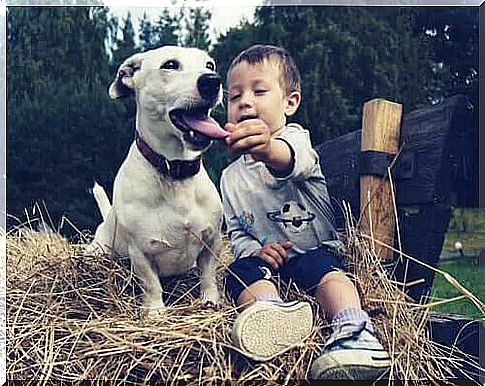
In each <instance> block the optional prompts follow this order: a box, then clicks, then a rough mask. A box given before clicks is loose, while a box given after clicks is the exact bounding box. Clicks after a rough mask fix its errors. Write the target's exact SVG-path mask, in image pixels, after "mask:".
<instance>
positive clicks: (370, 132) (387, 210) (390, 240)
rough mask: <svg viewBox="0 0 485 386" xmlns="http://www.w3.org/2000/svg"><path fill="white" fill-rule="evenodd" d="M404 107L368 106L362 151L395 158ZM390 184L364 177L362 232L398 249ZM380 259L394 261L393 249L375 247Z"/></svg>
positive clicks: (378, 101)
mask: <svg viewBox="0 0 485 386" xmlns="http://www.w3.org/2000/svg"><path fill="white" fill-rule="evenodd" d="M401 113H402V106H401V105H400V104H398V103H393V102H389V101H386V100H384V99H373V100H371V101H369V102H367V103H365V104H364V111H363V117H362V140H361V151H362V152H365V151H368V150H371V151H378V152H384V153H387V154H392V155H395V154H397V152H398V149H399V135H400V129H401ZM392 189H393V187H391V184H390V181H389V179H387V178H382V177H379V176H375V175H361V177H360V212H361V223H360V225H361V231H362V232H363V233H366V234H368V235H370V236H371V237H372V238H373V239H375V240H379V241H381V242H383V243H385V244H387V245H390V246H393V245H394V227H395V215H394V199H393V195H392ZM373 248H374V250H375V252H376V254H377V256H379V257H380V258H381V259H383V260H389V259H392V257H393V252H392V250H391V249H389V248H386V247H384V246H381V245H380V244H375V245H374V246H373Z"/></svg>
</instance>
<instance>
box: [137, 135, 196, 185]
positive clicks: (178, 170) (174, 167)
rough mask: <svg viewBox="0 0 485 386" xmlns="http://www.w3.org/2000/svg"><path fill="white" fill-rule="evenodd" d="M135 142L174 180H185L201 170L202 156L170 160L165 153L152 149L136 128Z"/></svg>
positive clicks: (148, 158)
mask: <svg viewBox="0 0 485 386" xmlns="http://www.w3.org/2000/svg"><path fill="white" fill-rule="evenodd" d="M135 142H136V146H137V147H138V150H140V153H141V154H143V156H144V157H145V158H146V160H147V161H148V162H150V163H151V164H152V166H153V167H154V168H155V169H157V170H158V172H159V173H160V174H161V175H163V176H169V177H172V178H173V179H174V180H183V179H184V178H188V177H192V176H195V175H196V174H197V173H199V171H200V163H201V161H200V157H198V158H196V159H195V160H193V161H182V160H173V161H169V160H168V159H166V158H165V157H164V156H163V155H161V154H158V153H156V152H155V151H154V150H152V148H151V147H150V146H148V144H147V143H146V142H145V141H144V140H143V138H141V137H140V134H139V133H138V131H137V130H135Z"/></svg>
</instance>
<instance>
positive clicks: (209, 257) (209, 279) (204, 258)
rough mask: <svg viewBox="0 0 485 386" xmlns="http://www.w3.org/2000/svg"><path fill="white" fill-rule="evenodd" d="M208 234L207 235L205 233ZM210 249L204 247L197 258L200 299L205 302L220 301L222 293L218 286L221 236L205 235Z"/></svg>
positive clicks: (214, 302) (215, 302)
mask: <svg viewBox="0 0 485 386" xmlns="http://www.w3.org/2000/svg"><path fill="white" fill-rule="evenodd" d="M204 236H207V235H204ZM203 239H205V240H204V241H205V242H206V245H208V246H210V250H209V248H207V247H204V248H203V249H202V251H201V252H200V254H199V256H198V258H197V265H198V266H199V268H200V299H201V300H202V301H203V302H211V303H213V304H217V303H219V300H220V294H219V288H218V287H217V280H216V268H217V258H218V257H219V255H220V251H221V247H222V245H221V240H220V237H218V236H214V235H211V237H203Z"/></svg>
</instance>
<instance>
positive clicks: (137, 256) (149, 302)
mask: <svg viewBox="0 0 485 386" xmlns="http://www.w3.org/2000/svg"><path fill="white" fill-rule="evenodd" d="M128 254H129V256H130V260H131V263H132V264H133V268H134V270H135V274H136V275H137V276H138V277H139V278H140V280H141V285H142V287H143V291H144V294H143V314H145V315H147V316H149V317H159V316H161V315H162V314H163V313H164V312H165V310H166V306H165V304H164V302H163V298H162V293H163V291H162V286H161V284H160V279H159V277H158V273H157V271H156V270H155V268H154V266H153V265H152V264H151V262H150V260H149V257H147V256H146V255H145V254H144V253H143V252H142V251H140V250H139V249H138V248H137V247H135V246H132V245H130V246H129V247H128Z"/></svg>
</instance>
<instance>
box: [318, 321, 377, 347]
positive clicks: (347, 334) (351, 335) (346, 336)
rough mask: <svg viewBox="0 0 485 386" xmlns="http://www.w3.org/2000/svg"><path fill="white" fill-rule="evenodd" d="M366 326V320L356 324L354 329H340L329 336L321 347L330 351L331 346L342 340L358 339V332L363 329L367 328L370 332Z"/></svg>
mask: <svg viewBox="0 0 485 386" xmlns="http://www.w3.org/2000/svg"><path fill="white" fill-rule="evenodd" d="M344 326H345V325H344ZM344 326H342V327H344ZM366 327H367V321H363V322H362V323H360V324H359V325H358V326H356V328H355V329H348V331H343V332H342V329H341V330H340V331H339V332H338V333H337V334H335V336H332V337H330V339H329V340H328V341H327V342H326V344H325V346H324V347H323V350H325V351H330V350H331V349H332V348H334V347H335V346H337V345H339V344H340V343H341V342H342V341H346V340H357V339H359V336H360V334H361V333H362V331H364V330H367V331H368V332H369V333H372V332H371V331H370V330H369V329H367V328H366ZM323 350H322V351H323Z"/></svg>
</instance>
